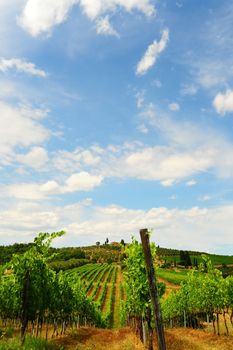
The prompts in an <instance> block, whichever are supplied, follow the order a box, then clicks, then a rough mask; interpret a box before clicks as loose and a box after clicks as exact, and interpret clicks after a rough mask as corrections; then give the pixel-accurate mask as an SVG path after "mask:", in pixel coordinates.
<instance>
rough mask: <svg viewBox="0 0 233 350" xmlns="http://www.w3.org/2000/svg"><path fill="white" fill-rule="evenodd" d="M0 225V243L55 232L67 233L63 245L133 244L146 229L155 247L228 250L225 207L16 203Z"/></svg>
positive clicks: (229, 212) (229, 208) (232, 211)
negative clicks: (142, 229)
mask: <svg viewBox="0 0 233 350" xmlns="http://www.w3.org/2000/svg"><path fill="white" fill-rule="evenodd" d="M0 220H1V228H0V239H1V242H3V243H7V242H11V243H13V242H15V241H22V240H27V241H28V240H29V239H30V240H32V239H33V236H34V235H35V234H36V232H40V231H45V232H48V231H55V230H60V229H65V230H66V231H67V234H66V235H65V236H64V237H63V241H62V244H63V245H74V243H76V245H77V242H78V244H80V245H84V244H93V243H95V242H96V241H97V240H98V241H104V240H105V239H106V235H107V237H108V238H109V239H110V241H111V240H117V241H120V240H121V239H122V238H123V239H124V240H125V241H126V242H129V241H130V240H131V235H132V234H133V235H134V236H135V237H136V238H138V239H139V234H138V233H139V230H140V229H141V228H143V227H148V228H154V229H155V232H156V234H152V236H151V239H152V240H155V242H156V244H159V245H160V246H166V247H171V248H178V249H193V250H199V251H200V250H202V251H203V250H204V251H218V249H219V247H220V246H221V247H222V242H224V244H225V245H226V247H228V251H229V254H231V253H230V252H231V248H232V245H233V238H232V229H231V228H232V226H233V205H231V204H229V205H224V206H219V207H215V208H199V207H191V208H188V209H183V210H182V209H177V208H171V209H168V208H166V207H154V208H151V209H149V210H140V209H138V210H136V209H127V208H124V207H120V206H117V205H114V204H112V205H109V206H106V207H101V206H96V205H94V204H93V203H92V201H90V200H87V201H84V202H78V203H75V204H72V205H65V206H49V205H47V204H46V203H45V204H44V205H43V206H42V205H41V204H37V203H35V202H28V203H27V202H26V203H25V202H19V203H17V204H16V205H13V206H12V205H11V206H10V207H9V208H5V209H2V208H1V210H0ZM171 228H172V230H171ZM190 237H191V238H192V239H190ZM200 247H201V249H200Z"/></svg>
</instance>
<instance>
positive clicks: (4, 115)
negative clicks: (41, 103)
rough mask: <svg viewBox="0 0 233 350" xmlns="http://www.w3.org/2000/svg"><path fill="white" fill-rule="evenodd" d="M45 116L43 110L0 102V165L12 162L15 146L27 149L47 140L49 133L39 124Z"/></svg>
mask: <svg viewBox="0 0 233 350" xmlns="http://www.w3.org/2000/svg"><path fill="white" fill-rule="evenodd" d="M47 114H48V111H47V110H44V109H33V108H31V107H30V106H12V105H10V104H8V103H5V102H1V101H0V115H1V118H0V155H1V163H4V162H6V163H7V162H10V161H11V160H12V156H13V152H14V150H15V148H16V147H17V146H20V147H29V146H32V145H38V144H41V143H42V142H45V141H46V140H48V139H49V137H50V135H51V133H50V131H49V130H48V129H47V128H45V127H44V126H43V125H42V124H41V122H40V120H41V119H43V118H45V117H46V116H47ZM9 126H10V127H9ZM24 159H26V158H24Z"/></svg>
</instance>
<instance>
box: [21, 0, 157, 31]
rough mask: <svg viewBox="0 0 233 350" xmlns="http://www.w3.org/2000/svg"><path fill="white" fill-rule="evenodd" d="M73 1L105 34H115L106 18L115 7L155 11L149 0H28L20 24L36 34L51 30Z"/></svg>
mask: <svg viewBox="0 0 233 350" xmlns="http://www.w3.org/2000/svg"><path fill="white" fill-rule="evenodd" d="M76 4H79V6H80V7H81V9H82V11H83V13H84V14H85V15H86V16H87V17H88V18H89V19H90V20H91V21H95V22H96V23H97V32H98V33H99V34H104V35H106V34H108V35H118V34H117V32H116V31H115V29H113V28H112V26H111V24H110V22H109V19H108V13H115V12H116V11H117V9H118V8H121V9H123V10H125V11H127V12H132V11H133V10H137V11H140V12H142V13H143V14H144V15H146V16H153V15H155V8H154V6H153V4H152V1H151V0H125V1H123V0H108V1H106V0H95V1H92V0H47V1H44V2H41V1H40V0H27V2H26V5H25V7H24V9H23V13H22V15H21V16H20V18H19V24H20V25H21V26H22V27H23V28H24V29H25V30H26V31H28V32H29V33H30V34H31V35H32V36H35V37H36V36H38V35H40V34H42V33H50V32H51V30H52V28H53V27H54V26H55V25H59V24H61V23H62V22H64V21H65V20H66V19H67V17H68V14H69V12H70V11H71V9H72V7H73V6H74V5H76Z"/></svg>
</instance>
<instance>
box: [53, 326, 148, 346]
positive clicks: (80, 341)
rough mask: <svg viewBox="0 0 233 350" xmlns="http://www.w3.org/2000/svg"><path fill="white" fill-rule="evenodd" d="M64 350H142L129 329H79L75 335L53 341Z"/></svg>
mask: <svg viewBox="0 0 233 350" xmlns="http://www.w3.org/2000/svg"><path fill="white" fill-rule="evenodd" d="M54 343H56V344H57V345H59V346H63V347H64V349H65V350H71V349H72V350H109V349H111V350H144V346H143V345H142V344H141V342H140V341H139V340H138V339H137V338H136V336H135V335H134V334H133V333H132V331H131V330H130V329H129V328H121V329H119V330H109V329H97V328H81V329H79V331H78V332H77V334H72V335H69V336H67V337H63V338H60V339H56V340H54Z"/></svg>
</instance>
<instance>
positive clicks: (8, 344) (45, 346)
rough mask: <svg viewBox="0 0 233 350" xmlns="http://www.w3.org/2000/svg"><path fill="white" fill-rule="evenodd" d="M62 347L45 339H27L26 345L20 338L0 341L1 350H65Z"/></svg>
mask: <svg viewBox="0 0 233 350" xmlns="http://www.w3.org/2000/svg"><path fill="white" fill-rule="evenodd" d="M63 349H64V348H63V347H62V346H57V345H56V344H53V343H50V342H47V341H46V340H44V339H39V338H31V337H27V338H26V340H25V343H24V345H21V341H20V338H11V339H2V340H0V350H63Z"/></svg>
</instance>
